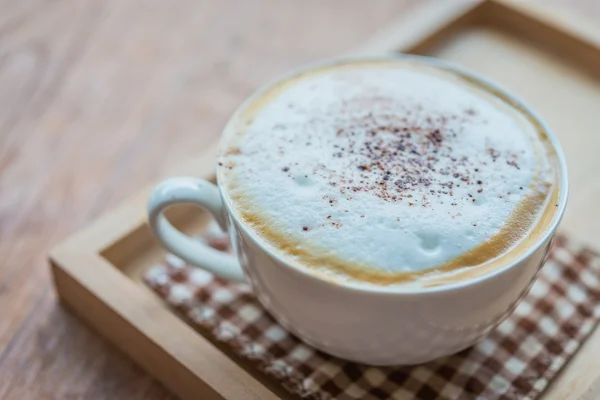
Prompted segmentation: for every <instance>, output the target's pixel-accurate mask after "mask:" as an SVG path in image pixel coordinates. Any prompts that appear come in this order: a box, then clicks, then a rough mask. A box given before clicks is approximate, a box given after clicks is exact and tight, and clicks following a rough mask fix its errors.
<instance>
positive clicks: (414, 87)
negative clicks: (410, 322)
mask: <svg viewBox="0 0 600 400" xmlns="http://www.w3.org/2000/svg"><path fill="white" fill-rule="evenodd" d="M265 96H266V97H265V98H267V97H268V96H269V94H267V95H265ZM270 96H271V97H270V98H268V100H269V101H265V104H264V105H263V106H262V107H259V111H258V112H257V113H256V114H255V115H253V119H252V122H251V123H250V124H249V125H248V126H247V128H246V129H245V131H244V132H243V133H242V135H241V136H240V137H238V138H236V139H235V140H233V139H232V140H233V141H234V142H235V143H233V144H232V146H233V145H234V146H236V148H237V147H239V149H240V151H239V152H224V153H223V155H222V156H221V158H222V160H221V161H222V162H224V163H227V162H233V163H234V164H235V168H233V169H232V170H231V171H229V172H228V174H227V179H226V180H225V183H224V184H225V185H227V186H228V189H229V191H231V192H235V199H236V201H235V206H236V208H237V209H238V210H240V211H250V212H252V214H253V215H256V216H259V217H258V218H259V219H261V220H262V221H264V222H265V223H266V224H268V225H269V226H270V230H269V232H270V234H271V235H272V236H273V235H274V236H280V237H285V238H286V240H289V241H290V246H287V247H286V249H287V251H291V250H290V249H295V248H302V249H309V250H310V251H308V250H307V251H306V252H305V253H310V257H308V256H307V255H306V254H305V253H302V254H300V252H299V253H298V254H295V256H298V258H299V259H300V260H301V261H305V263H312V264H314V266H317V267H330V268H334V267H336V266H338V267H345V266H352V268H357V269H361V270H362V271H363V272H364V271H365V270H368V271H380V272H382V273H387V274H390V273H392V274H393V273H402V272H419V271H427V270H429V269H431V268H435V267H438V266H441V265H444V264H446V263H448V262H450V261H452V260H453V259H455V258H456V257H459V256H460V255H461V254H464V253H467V252H469V251H472V250H474V249H476V248H478V246H482V245H483V244H484V243H487V242H488V241H490V240H492V239H493V238H494V237H495V235H497V234H498V233H499V232H500V231H501V230H502V229H503V227H504V226H505V225H506V223H507V221H508V220H510V218H511V216H512V215H514V212H515V210H516V209H517V208H519V207H522V206H523V205H524V204H525V203H527V202H526V200H527V199H529V198H530V197H531V196H533V195H535V194H536V193H537V192H538V191H539V188H540V187H541V185H540V184H539V182H540V181H543V182H545V181H548V180H550V179H551V178H550V175H549V172H548V171H549V169H550V168H549V162H548V160H547V158H546V157H547V155H546V153H545V151H546V150H545V147H544V144H543V143H542V140H541V138H540V137H539V135H538V134H537V132H536V131H535V128H534V127H533V126H532V125H531V124H530V123H529V122H528V121H527V120H526V118H525V117H524V116H522V115H521V114H519V113H518V112H517V111H516V110H514V109H513V108H512V107H510V106H509V105H508V104H506V103H504V102H503V101H502V100H500V99H499V98H496V97H494V96H492V95H491V94H489V93H486V92H484V91H483V90H481V89H479V88H477V87H476V86H475V85H474V84H471V83H468V82H466V81H461V80H460V78H458V77H457V76H456V75H453V74H451V73H449V72H443V71H440V70H436V69H433V68H432V67H424V66H421V67H415V65H414V64H411V63H408V62H404V63H403V62H398V63H393V64H383V63H382V64H381V65H373V64H371V65H368V66H364V65H360V64H356V65H346V66H343V67H339V68H325V69H322V70H320V71H317V72H315V73H313V74H309V75H307V76H303V77H301V78H297V79H296V81H295V82H292V83H291V84H289V83H288V84H287V85H286V87H285V89H283V90H280V91H279V92H278V93H275V94H271V95H270ZM544 187H546V188H547V187H548V185H545V186H544ZM538 197H539V196H538ZM543 201H544V197H541V200H540V201H538V203H540V202H542V203H543ZM527 204H529V206H531V204H532V203H531V202H529V203H527ZM539 205H540V204H537V206H539ZM532 207H533V206H532ZM540 208H541V207H537V208H536V207H533V208H532V212H538V211H539V209H540ZM304 228H307V229H304ZM263 234H264V232H263ZM265 238H266V239H277V238H276V237H275V238H274V237H270V238H269V237H265ZM514 240H518V238H514ZM273 242H275V243H277V242H280V241H278V240H273ZM321 253H322V254H323V255H327V257H325V256H323V257H322V258H319V254H321ZM332 253H333V254H334V255H335V256H336V257H337V259H338V261H339V262H338V261H334V260H332V258H331V257H330V256H331V254H332ZM303 257H304V258H303ZM350 270H351V268H350ZM345 272H348V269H346V270H345ZM350 274H351V273H350ZM361 276H364V274H363V275H361Z"/></svg>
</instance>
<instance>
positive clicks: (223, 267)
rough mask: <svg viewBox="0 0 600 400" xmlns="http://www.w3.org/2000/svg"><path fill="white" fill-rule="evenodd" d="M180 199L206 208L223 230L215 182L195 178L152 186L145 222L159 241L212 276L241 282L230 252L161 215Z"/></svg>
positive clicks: (224, 229)
mask: <svg viewBox="0 0 600 400" xmlns="http://www.w3.org/2000/svg"><path fill="white" fill-rule="evenodd" d="M184 203H187V204H195V205H197V206H200V207H202V208H204V209H205V210H207V211H209V212H210V213H211V214H212V215H213V217H214V218H215V220H216V221H217V223H218V224H219V226H220V227H221V229H223V231H225V232H226V231H227V223H226V219H225V215H226V214H225V210H224V207H223V201H222V200H221V194H220V193H219V189H218V188H217V186H216V185H215V184H213V183H211V182H208V181H205V180H203V179H196V178H184V177H182V178H171V179H167V180H165V181H163V182H162V183H160V184H159V185H158V186H156V187H155V188H154V190H153V192H152V194H151V195H150V199H149V200H148V222H149V223H150V228H151V229H152V231H153V232H154V234H155V235H156V237H157V238H158V239H159V240H160V242H161V243H162V245H163V246H164V247H165V248H166V249H167V250H169V251H170V252H172V253H173V254H175V255H177V256H179V257H181V258H182V259H184V260H185V261H187V262H188V263H190V264H193V265H195V266H198V267H201V268H203V269H206V270H207V271H209V272H212V273H213V274H215V275H216V276H219V277H221V278H225V279H229V280H232V281H236V282H244V281H245V279H244V272H243V271H242V268H241V267H240V264H239V263H238V261H237V259H236V258H235V257H234V256H232V255H229V254H226V253H223V252H221V251H218V250H216V249H213V248H212V247H210V246H207V245H206V244H204V243H202V242H200V241H198V240H194V239H192V238H191V237H189V236H187V235H185V234H183V233H181V232H180V231H179V230H177V229H175V228H174V227H173V225H171V223H170V222H169V221H168V220H167V218H166V217H165V216H164V213H163V212H164V210H165V209H166V208H168V207H170V206H172V205H175V204H184Z"/></svg>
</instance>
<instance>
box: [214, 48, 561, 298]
mask: <svg viewBox="0 0 600 400" xmlns="http://www.w3.org/2000/svg"><path fill="white" fill-rule="evenodd" d="M397 60H414V61H416V62H419V63H424V64H427V65H429V66H433V67H436V68H441V69H443V70H447V71H450V72H452V73H456V74H458V75H460V76H463V77H465V78H468V79H469V80H472V81H474V82H476V83H477V84H478V85H480V86H482V87H483V88H484V89H486V90H489V91H490V92H495V93H497V94H499V95H500V96H502V97H504V99H506V100H509V101H510V102H511V104H513V105H516V106H517V107H518V108H520V109H521V110H519V111H520V112H524V113H525V116H526V117H528V118H529V119H530V120H532V121H533V122H535V123H536V124H537V125H539V127H540V128H541V129H542V131H543V132H544V134H545V135H546V137H547V140H548V142H549V143H550V145H551V146H552V148H553V150H554V152H555V154H556V159H557V165H558V175H559V181H560V182H559V185H560V187H559V199H558V204H559V208H558V210H557V212H556V214H555V216H554V218H553V220H552V223H551V224H550V225H549V226H548V228H547V229H546V232H544V234H543V235H541V236H540V238H539V239H538V240H537V241H536V242H535V243H534V244H533V245H532V246H531V247H530V248H529V249H527V250H526V251H525V252H524V253H523V254H522V255H521V256H520V257H519V258H517V259H516V260H514V261H512V262H510V263H508V264H506V265H504V266H501V267H498V268H496V269H494V270H493V271H491V272H488V273H485V274H483V275H480V276H476V277H474V278H466V279H464V280H460V281H458V282H452V283H448V284H442V285H439V286H429V287H403V286H402V285H389V286H386V285H365V284H360V283H355V282H340V283H337V282H334V281H331V280H328V279H323V278H321V277H319V276H318V275H317V274H313V273H311V272H309V271H308V267H306V266H303V265H302V263H301V262H299V261H295V260H291V259H290V260H288V259H285V258H284V257H282V256H281V255H279V254H277V253H276V252H275V251H273V250H272V249H270V248H269V246H268V245H266V243H265V241H264V240H263V239H261V238H260V237H259V235H258V234H257V233H256V232H254V231H253V230H252V229H249V228H248V227H247V226H246V225H245V224H244V222H243V221H241V220H240V219H239V217H238V216H237V215H236V212H235V209H234V207H233V206H232V204H231V198H230V197H229V195H228V193H227V191H226V190H225V189H224V187H223V185H221V184H219V182H220V181H221V174H222V172H221V171H222V170H223V169H222V168H220V166H219V165H217V166H216V171H217V172H216V177H217V186H218V188H219V192H220V193H221V198H222V200H223V204H224V205H225V209H226V210H227V213H228V214H229V216H230V217H231V218H232V219H233V220H234V222H235V224H236V225H237V227H238V228H239V229H240V230H241V231H243V232H244V234H245V235H246V236H247V237H248V238H250V240H252V242H254V244H255V245H256V246H257V247H259V248H260V250H261V251H263V252H265V253H266V254H268V255H269V256H270V257H271V258H273V259H274V260H277V261H278V262H279V263H280V264H283V265H285V267H286V268H291V269H292V270H294V271H295V272H298V273H301V274H302V275H304V276H307V277H309V278H312V279H316V280H318V281H320V282H322V283H325V284H329V285H332V286H335V287H336V288H343V289H347V290H351V291H356V292H361V293H372V294H398V295H401V294H433V293H443V292H449V291H454V290H459V289H463V288H467V287H472V286H476V285H478V284H480V283H483V282H487V281H489V280H492V279H494V278H495V277H497V276H499V275H502V274H504V273H506V272H508V271H510V270H512V269H514V268H516V267H517V266H518V265H519V264H521V263H522V262H523V261H524V260H526V259H528V258H529V257H530V256H531V255H532V254H533V253H535V252H536V251H538V250H539V249H540V248H541V247H542V246H543V245H544V244H545V243H546V242H547V241H548V240H549V239H550V238H551V237H552V235H554V234H555V233H556V230H557V227H558V225H559V223H560V221H561V220H562V218H563V215H564V212H565V209H566V206H567V200H568V192H569V190H568V185H569V179H568V173H567V164H566V158H565V154H564V152H563V149H562V146H561V145H560V142H559V141H558V138H557V137H556V135H555V133H554V132H553V131H552V130H551V129H550V127H549V126H548V124H547V123H546V121H545V120H543V119H542V118H541V117H540V115H539V113H538V112H537V111H536V110H535V109H534V108H533V107H531V106H530V105H528V104H527V103H525V102H524V101H523V100H521V99H520V98H519V97H517V96H516V95H514V94H512V93H511V92H510V91H508V90H507V89H505V88H504V87H503V86H501V85H500V84H498V83H495V82H493V81H490V80H489V79H487V78H485V77H483V76H481V75H480V74H478V73H475V72H472V71H470V70H468V69H466V68H464V67H461V66H458V65H456V64H454V63H451V62H448V61H445V60H442V59H439V58H435V57H431V56H423V55H414V54H405V53H392V54H383V55H354V56H341V57H333V58H327V59H324V60H320V61H316V62H312V63H309V64H305V65H302V66H300V67H297V68H295V69H293V70H291V71H289V72H287V73H285V74H282V75H279V76H278V77H276V78H275V79H272V80H271V81H269V82H267V83H266V84H263V85H262V86H261V87H260V88H259V89H258V90H256V91H255V92H254V93H253V94H252V95H250V96H249V97H248V98H247V99H246V100H244V101H243V102H242V103H241V104H240V105H239V106H238V107H237V108H236V110H235V111H234V112H233V114H232V115H231V117H230V118H229V119H228V121H227V123H226V125H225V127H224V129H223V132H222V135H221V138H220V139H219V140H220V143H219V146H218V147H219V151H218V154H221V149H222V148H223V147H224V145H225V142H226V141H227V140H226V139H227V136H229V132H231V131H232V130H233V129H232V128H233V127H234V125H235V122H236V120H237V117H238V116H239V115H240V114H242V113H243V112H244V111H245V110H246V109H247V108H248V106H250V105H251V104H252V103H253V102H254V101H255V100H257V99H258V98H260V97H261V96H262V94H264V93H265V92H267V91H268V90H269V89H271V88H272V87H273V86H275V85H277V84H280V83H282V82H285V81H288V80H290V79H292V78H294V77H296V76H298V75H301V74H304V73H307V72H310V71H314V70H317V69H320V68H325V67H332V66H336V65H343V64H351V63H358V62H369V61H372V62H385V61H397ZM517 107H515V108H517ZM541 266H542V265H540V267H541ZM540 267H538V268H540ZM473 268H476V267H473Z"/></svg>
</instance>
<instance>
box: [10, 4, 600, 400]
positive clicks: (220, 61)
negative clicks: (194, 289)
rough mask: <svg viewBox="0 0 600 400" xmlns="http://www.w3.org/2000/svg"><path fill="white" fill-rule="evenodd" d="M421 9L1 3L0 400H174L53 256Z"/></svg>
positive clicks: (598, 8) (588, 8)
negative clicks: (234, 120)
mask: <svg viewBox="0 0 600 400" xmlns="http://www.w3.org/2000/svg"><path fill="white" fill-rule="evenodd" d="M565 1H568V0H565ZM413 2H414V1H413ZM593 3H594V1H593V0H587V1H585V0H580V1H578V2H577V6H578V7H580V8H581V9H582V10H585V11H586V12H587V13H588V14H589V13H598V14H597V15H600V12H599V11H600V6H598V5H594V4H593ZM409 7H411V2H410V1H408V0H406V1H398V0H376V1H373V2H366V1H361V0H355V1H347V0H330V1H327V2H323V1H320V0H311V1H302V2H300V1H287V2H284V1H274V0H254V1H241V0H240V1H234V0H229V1H219V0H213V1H208V0H180V1H178V2H167V1H160V0H129V1H121V0H105V1H92V0H85V1H75V0H62V1H41V0H22V1H11V0H0V10H1V11H0V259H1V260H2V261H1V262H0V399H27V398H31V399H55V398H56V399H79V398H85V399H116V398H124V399H125V398H126V399H166V398H171V395H169V394H168V393H167V392H166V390H165V389H163V388H162V387H161V386H160V385H159V384H158V383H157V382H156V381H154V380H153V379H152V378H150V377H148V376H147V375H146V374H145V373H143V372H142V371H141V370H140V369H138V368H137V367H136V366H134V365H133V364H132V363H131V362H130V361H128V360H127V359H126V358H125V357H124V356H122V355H121V354H120V353H118V352H117V351H116V350H114V349H113V348H111V347H110V346H109V345H108V344H106V343H105V342H104V341H103V340H102V339H101V338H100V337H98V336H97V335H96V334H94V333H93V332H91V331H90V330H88V329H87V328H86V327H85V326H83V325H82V324H81V323H80V322H78V321H77V320H75V319H74V318H73V317H72V316H71V315H69V314H68V313H67V312H65V311H64V310H63V309H62V308H61V307H60V305H58V303H57V301H56V298H55V295H54V292H53V289H52V286H51V282H50V279H49V273H48V268H47V265H46V261H45V258H46V253H47V250H48V248H49V247H50V246H51V245H53V244H55V243H56V242H58V241H59V240H60V239H62V238H63V237H65V236H66V235H67V234H68V233H70V232H72V231H74V230H76V229H77V228H80V227H82V226H83V225H86V224H87V223H88V222H89V221H90V220H92V219H94V218H95V217H97V216H98V215H99V214H101V213H102V212H104V211H105V210H107V209H108V208H110V207H112V206H114V205H116V204H117V203H119V202H120V201H121V200H123V199H124V198H125V197H127V196H128V195H130V194H132V193H134V192H135V191H136V190H137V189H139V188H140V187H142V186H144V185H146V184H148V183H149V182H151V181H153V180H155V179H156V178H157V177H158V175H159V172H160V171H161V170H163V169H164V168H166V167H167V166H169V165H172V164H174V163H177V162H178V161H180V160H182V159H185V158H189V157H191V156H193V155H194V154H197V153H199V152H200V151H201V150H202V149H203V148H205V147H206V146H208V145H209V143H211V142H212V141H214V140H215V139H216V138H217V136H218V134H219V132H220V128H221V127H222V125H223V123H224V122H225V120H226V119H227V116H228V115H229V114H230V113H231V112H232V110H233V109H234V108H235V107H236V105H237V104H238V103H239V102H240V101H241V100H242V99H243V98H244V97H246V96H247V95H248V94H250V93H251V92H252V91H253V89H255V88H256V87H257V86H258V85H260V84H261V83H264V82H265V81H267V80H269V79H270V78H272V77H273V76H274V75H277V74H278V73H281V72H283V71H285V70H287V69H289V68H291V67H293V66H296V65H298V64H301V63H305V62H308V61H311V60H315V59H318V58H322V57H327V56H330V55H332V54H336V53H340V52H344V51H346V50H349V49H351V48H353V47H354V46H355V45H356V44H357V43H360V42H361V40H362V39H363V38H364V37H365V36H366V35H368V34H370V33H372V32H374V31H376V30H378V28H380V27H382V26H383V25H385V24H386V23H387V22H389V21H390V20H392V19H394V18H395V17H396V16H397V15H398V14H399V13H400V12H402V11H403V10H406V9H408V8H409ZM599 162H600V160H599Z"/></svg>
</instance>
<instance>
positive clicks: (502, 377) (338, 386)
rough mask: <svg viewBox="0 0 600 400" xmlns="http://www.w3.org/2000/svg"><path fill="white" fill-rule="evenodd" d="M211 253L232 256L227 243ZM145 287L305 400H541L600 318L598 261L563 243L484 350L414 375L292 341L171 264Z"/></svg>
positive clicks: (412, 370) (234, 299) (228, 286)
mask: <svg viewBox="0 0 600 400" xmlns="http://www.w3.org/2000/svg"><path fill="white" fill-rule="evenodd" d="M204 240H207V241H208V242H209V244H211V245H213V246H214V247H218V248H220V249H225V247H226V246H227V243H226V242H224V241H223V238H222V237H218V236H215V235H214V233H213V234H210V235H209V236H208V237H207V238H204ZM165 261H166V262H165V264H164V265H156V266H154V267H152V268H151V269H150V270H149V271H148V272H147V274H146V282H147V283H148V284H149V285H150V286H151V287H152V288H153V289H154V290H155V291H156V292H157V293H158V294H159V295H160V296H161V297H163V298H164V299H165V300H166V301H167V302H168V303H169V304H170V305H171V306H172V307H173V308H174V309H176V310H177V311H179V312H181V313H183V314H184V315H185V316H187V317H188V319H189V320H191V321H192V322H193V323H194V324H197V325H198V327H200V328H203V330H204V331H208V332H209V334H211V335H213V337H214V338H215V339H216V340H218V341H221V342H224V343H226V344H227V345H228V346H230V347H231V348H232V349H233V350H234V352H236V353H238V354H240V355H241V356H242V357H245V358H247V359H250V360H252V361H254V362H255V365H256V368H258V369H260V370H261V371H263V372H264V373H266V374H269V375H271V376H273V377H275V379H277V380H278V381H279V382H280V383H281V384H282V385H283V386H284V387H285V388H286V389H287V390H289V391H290V392H292V393H294V394H296V395H298V396H299V397H301V398H307V399H318V400H326V399H342V400H349V399H365V400H372V399H389V398H394V399H423V400H431V399H452V400H453V399H475V398H477V399H487V400H493V399H535V398H538V397H539V395H540V393H541V392H542V391H543V390H544V389H545V388H546V387H547V386H548V384H549V383H550V382H551V380H552V379H553V378H554V377H555V376H556V374H557V372H558V371H559V370H560V369H561V368H562V367H563V366H564V365H565V363H566V362H567V361H568V360H569V359H570V358H571V357H572V356H573V354H574V353H575V352H576V351H577V349H578V347H579V346H580V345H581V343H582V342H583V341H584V340H585V338H586V337H587V336H588V335H589V334H590V332H591V331H592V329H593V328H594V326H595V325H596V323H597V322H598V318H599V317H600V256H599V255H598V254H596V253H595V252H592V251H590V250H588V249H586V248H583V247H581V246H580V245H578V244H576V243H575V242H573V241H572V240H567V238H565V237H558V238H557V240H556V244H555V246H554V249H553V251H552V254H551V256H550V258H549V260H548V262H547V263H546V265H545V266H544V268H543V269H542V272H541V273H540V275H539V277H538V279H537V281H536V282H535V284H534V285H533V286H532V288H531V291H530V293H529V294H528V295H527V296H526V298H525V299H524V300H523V301H522V302H521V303H520V305H519V306H518V307H517V309H516V310H515V312H514V313H513V314H512V315H511V316H510V317H509V318H508V319H507V320H506V321H504V322H503V323H502V324H501V325H500V326H499V327H498V328H497V329H496V330H495V331H493V332H492V333H491V334H490V335H489V336H488V337H487V338H485V339H484V340H483V341H482V342H481V343H479V344H477V345H476V346H474V347H473V348H470V349H467V350H465V351H462V352H461V353H458V354H455V355H452V356H449V357H446V358H443V359H438V360H436V361H433V362H430V363H428V364H424V365H420V366H416V367H385V368H379V367H369V366H365V365H360V364H357V363H352V362H349V361H345V360H341V359H338V358H335V357H333V356H329V355H327V354H324V353H321V352H319V351H317V350H315V349H313V348H311V347H310V346H308V345H306V344H304V343H303V342H301V341H300V340H298V339H297V338H296V337H294V336H292V335H291V334H289V333H288V332H286V331H285V330H284V329H283V328H282V327H281V326H280V325H279V324H277V322H275V321H274V320H273V318H272V317H271V316H270V315H269V314H268V313H267V312H266V311H265V310H264V308H263V307H262V306H261V304H260V303H259V302H258V301H257V300H256V299H255V298H254V296H253V295H252V293H251V291H250V288H249V287H248V286H246V285H240V284H232V283H228V282H225V281H222V280H220V279H216V278H215V277H213V276H212V275H211V274H209V273H207V272H205V271H203V270H201V269H198V268H194V267H191V266H189V265H187V264H186V263H185V262H183V261H182V260H181V259H179V258H177V257H175V256H173V255H167V257H166V260H165Z"/></svg>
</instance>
